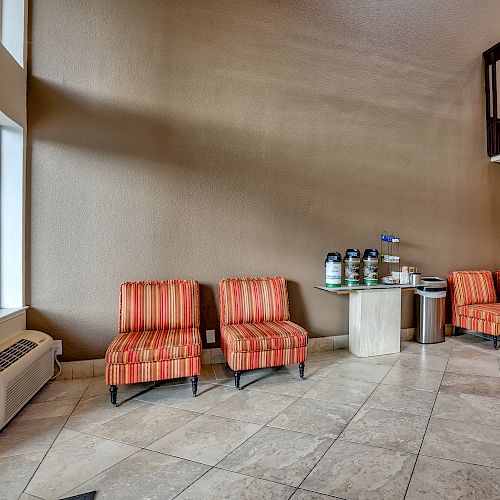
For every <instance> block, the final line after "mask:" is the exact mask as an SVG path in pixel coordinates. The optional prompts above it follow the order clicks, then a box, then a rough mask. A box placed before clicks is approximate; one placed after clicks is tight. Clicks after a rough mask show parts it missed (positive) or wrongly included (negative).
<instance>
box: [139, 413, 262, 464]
mask: <svg viewBox="0 0 500 500" xmlns="http://www.w3.org/2000/svg"><path fill="white" fill-rule="evenodd" d="M260 428H261V426H260V425H256V424H251V423H247V422H240V421H238V420H230V419H227V418H222V417H216V416H211V415H201V416H200V417H198V418H196V419H194V420H191V421H190V422H188V423H187V424H186V425H184V426H182V427H180V428H179V429H177V430H175V431H173V432H171V433H170V434H167V435H166V436H165V437H163V438H161V439H159V440H158V441H156V442H154V443H152V444H150V445H149V446H148V449H149V450H153V451H159V452H161V453H166V454H168V455H173V456H176V457H180V458H185V459H187V460H193V461H194V462H199V463H202V464H207V465H215V464H216V463H217V462H219V461H220V460H222V459H223V458H224V457H225V456H226V455H228V454H229V453H231V452H232V451H233V450H234V449H235V448H237V447H238V446H239V445H240V444H241V443H243V442H244V441H245V440H246V439H248V438H249V437H250V436H252V435H253V434H255V433H256V432H257V431H258V430H259V429H260Z"/></svg>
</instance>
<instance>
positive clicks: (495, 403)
mask: <svg viewBox="0 0 500 500" xmlns="http://www.w3.org/2000/svg"><path fill="white" fill-rule="evenodd" d="M499 384H500V382H499ZM432 415H433V417H438V418H448V419H452V420H460V421H463V422H470V423H476V424H478V425H484V424H486V423H487V422H495V421H496V420H497V419H498V417H499V416H500V399H498V398H490V397H488V396H474V395H472V394H450V393H448V392H439V394H438V397H437V399H436V404H435V405H434V410H433V412H432Z"/></svg>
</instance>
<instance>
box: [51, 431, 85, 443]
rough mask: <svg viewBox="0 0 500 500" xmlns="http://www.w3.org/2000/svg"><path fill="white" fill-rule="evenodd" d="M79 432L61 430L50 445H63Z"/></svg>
mask: <svg viewBox="0 0 500 500" xmlns="http://www.w3.org/2000/svg"><path fill="white" fill-rule="evenodd" d="M80 434H81V432H76V431H72V430H71V429H66V428H64V429H61V432H60V433H59V435H58V436H57V438H56V440H55V441H54V442H53V443H52V446H57V445H59V444H62V443H64V442H65V441H69V440H70V439H73V438H74V437H76V436H79V435H80Z"/></svg>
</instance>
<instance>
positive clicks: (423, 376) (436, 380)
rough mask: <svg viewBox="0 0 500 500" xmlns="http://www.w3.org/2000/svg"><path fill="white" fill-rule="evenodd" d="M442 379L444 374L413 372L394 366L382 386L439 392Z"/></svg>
mask: <svg viewBox="0 0 500 500" xmlns="http://www.w3.org/2000/svg"><path fill="white" fill-rule="evenodd" d="M442 378H443V374H442V373H441V372H434V371H431V370H413V369H411V368H405V367H404V366H394V367H393V368H391V370H390V371H389V373H388V374H387V375H386V376H385V377H384V379H383V380H382V384H384V385H396V386H401V387H406V388H407V389H418V390H424V391H434V392H437V391H438V390H439V385H440V384H441V380H442Z"/></svg>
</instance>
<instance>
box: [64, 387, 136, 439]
mask: <svg viewBox="0 0 500 500" xmlns="http://www.w3.org/2000/svg"><path fill="white" fill-rule="evenodd" d="M143 404H144V403H143V402H142V401H134V400H131V401H127V402H126V403H124V404H121V405H120V406H117V407H116V406H113V405H112V404H111V403H110V401H109V398H108V397H107V396H94V397H93V398H89V399H86V400H83V401H80V403H78V405H77V407H76V408H75V409H74V411H73V413H72V414H71V416H70V417H69V419H68V421H67V422H66V425H65V427H66V428H68V429H72V430H74V431H80V432H83V431H88V430H90V429H92V428H93V427H97V426H99V425H102V424H104V423H105V422H109V421H110V420H113V419H115V418H117V417H120V416H121V415H124V414H125V413H128V412H129V411H132V410H135V409H136V408H138V407H139V406H142V405H143Z"/></svg>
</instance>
